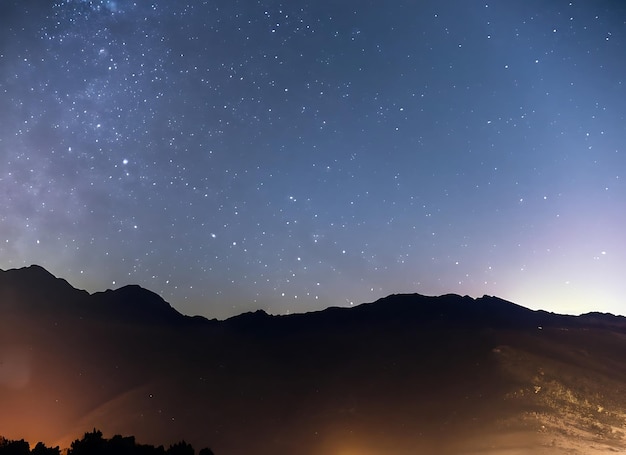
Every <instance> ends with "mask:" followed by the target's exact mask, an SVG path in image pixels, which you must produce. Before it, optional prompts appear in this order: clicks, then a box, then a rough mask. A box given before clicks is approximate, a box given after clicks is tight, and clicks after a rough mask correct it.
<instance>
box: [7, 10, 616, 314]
mask: <svg viewBox="0 0 626 455" xmlns="http://www.w3.org/2000/svg"><path fill="white" fill-rule="evenodd" d="M625 48H626V7H625V6H623V5H621V4H619V2H614V1H608V0H601V1H596V2H582V1H580V2H579V1H574V2H567V1H564V2H561V1H548V2H546V1H529V2H521V3H520V2H514V1H508V0H507V1H500V2H484V1H483V2H477V1H465V0H450V1H445V2H441V1H420V2H417V1H409V0H398V1H394V2H387V3H384V4H383V3H382V2H375V1H362V0H358V1H357V0H346V1H341V2H336V1H329V0H321V1H309V0H294V1H289V2H282V1H278V0H228V1H222V0H207V1H200V0H198V1H195V0H194V1H188V0H183V1H175V2H174V1H167V0H153V1H143V0H142V1H130V0H117V1H105V0H63V1H50V2H41V1H37V0H19V1H18V0H7V1H4V2H2V4H0V268H2V269H7V268H13V267H21V266H24V265H29V264H32V263H37V264H41V265H43V266H44V267H46V268H48V269H49V270H50V271H51V272H52V273H54V274H55V275H57V276H60V277H64V278H66V279H67V280H68V281H69V282H70V283H72V284H73V285H74V286H76V287H79V288H85V289H87V290H89V291H98V290H104V289H106V288H116V287H119V286H121V285H123V284H127V283H137V284H140V285H142V286H144V287H147V288H149V289H151V290H153V291H155V292H158V293H160V294H161V295H162V296H163V297H164V298H165V299H166V300H168V301H169V302H170V303H172V305H174V306H175V307H176V308H177V309H179V310H180V311H181V312H184V313H187V314H202V315H205V316H208V317H218V318H224V317H228V316H231V315H234V314H238V313H240V312H243V311H248V310H254V309H259V308H260V309H264V310H266V311H269V312H271V313H281V314H282V313H288V312H302V311H309V310H315V309H322V308H325V307H327V306H330V305H350V304H357V303H361V302H364V301H372V300H374V299H376V298H378V297H382V296H384V295H387V294H390V293H397V292H420V293H424V294H441V293H448V292H454V293H460V294H469V295H473V296H480V295H483V294H493V295H498V296H500V297H503V298H507V299H510V300H513V301H515V302H517V303H520V304H522V305H526V306H529V307H532V308H539V307H541V308H545V309H548V310H553V311H560V312H575V313H579V312H584V311H591V310H603V311H612V312H615V313H621V314H625V313H626V303H624V302H623V301H622V299H621V296H622V295H625V294H626V284H625V281H624V279H623V277H622V276H621V275H622V273H621V272H622V270H623V264H624V263H625V262H626V241H625V240H624V235H623V231H622V228H623V226H625V225H626V187H625V184H624V179H626V156H625V153H626V150H625V149H624V144H626V128H624V125H626V104H625V103H624V100H625V99H626V60H625V59H624V58H623V55H624V49H625Z"/></svg>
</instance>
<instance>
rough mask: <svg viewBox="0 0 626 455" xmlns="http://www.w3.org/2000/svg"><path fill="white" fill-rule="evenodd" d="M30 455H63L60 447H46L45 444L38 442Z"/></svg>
mask: <svg viewBox="0 0 626 455" xmlns="http://www.w3.org/2000/svg"><path fill="white" fill-rule="evenodd" d="M30 453H31V455H61V449H59V446H56V447H46V446H45V444H44V443H43V442H38V443H37V445H36V446H35V448H34V449H33V450H31V451H30Z"/></svg>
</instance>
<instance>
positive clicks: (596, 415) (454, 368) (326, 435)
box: [0, 266, 626, 455]
mask: <svg viewBox="0 0 626 455" xmlns="http://www.w3.org/2000/svg"><path fill="white" fill-rule="evenodd" d="M625 335H626V320H625V318H623V317H621V316H614V315H610V314H603V313H588V314H585V315H581V316H569V315H558V314H554V313H549V312H545V311H533V310H530V309H527V308H524V307H522V306H519V305H516V304H514V303H512V302H508V301H505V300H502V299H499V298H497V297H490V296H484V297H481V298H477V299H473V298H471V297H468V296H459V295H454V294H449V295H443V296H438V297H429V296H423V295H419V294H399V295H390V296H388V297H385V298H382V299H380V300H377V301H376V302H372V303H365V304H362V305H358V306H355V307H350V308H344V307H331V308H328V309H325V310H322V311H316V312H311V313H305V314H293V315H288V316H285V315H281V316H274V315H269V314H267V313H265V312H263V311H256V312H250V313H244V314H241V315H239V316H235V317H232V318H229V319H227V320H225V321H216V320H207V319H205V318H201V317H189V316H185V315H182V314H181V313H179V312H178V311H176V310H175V309H174V308H172V307H171V306H170V305H169V304H168V303H167V302H165V301H164V300H163V299H162V298H161V297H160V296H158V295H157V294H154V293H153V292H151V291H148V290H145V289H143V288H141V287H139V286H124V287H122V288H120V289H117V290H107V291H104V292H98V293H94V294H89V293H87V292H85V291H82V290H77V289H75V288H73V287H72V286H71V285H70V284H69V283H67V281H65V280H62V279H59V278H56V277H54V276H53V275H52V274H50V273H49V272H47V271H46V270H45V269H43V268H41V267H39V266H31V267H26V268H22V269H13V270H7V271H0V403H2V406H0V435H3V436H6V437H8V438H12V439H20V438H24V439H27V440H31V441H34V440H43V441H45V442H46V443H48V445H51V446H52V445H61V447H64V446H68V445H69V442H71V440H72V438H74V437H75V436H76V435H78V434H82V433H84V432H85V431H88V430H91V429H92V428H99V429H102V430H103V432H104V433H105V434H107V435H109V436H111V435H113V434H133V435H135V436H136V437H137V440H138V441H139V442H141V443H148V444H155V445H165V446H167V445H169V444H172V443H174V442H176V441H180V440H183V439H184V440H186V441H189V442H191V443H192V444H193V445H194V446H196V447H206V446H210V447H212V448H213V449H214V451H215V453H216V454H218V455H237V454H242V453H254V454H259V455H269V454H279V455H281V454H286V455H287V454H293V453H300V454H304V455H321V454H329V453H330V454H335V453H336V454H360V453H364V454H368V455H378V454H389V453H392V454H394V455H404V454H407V455H408V454H415V453H437V454H450V455H453V454H454V455H456V454H469V453H481V454H501V453H550V454H552V453H557V454H560V453H563V454H564V453H568V454H572V453H580V454H594V453H606V452H610V451H613V452H616V451H622V450H626V442H625V440H624V428H626V412H625V411H624V409H626V394H624V391H625V390H626V363H625V362H624V360H623V359H625V358H626V336H625Z"/></svg>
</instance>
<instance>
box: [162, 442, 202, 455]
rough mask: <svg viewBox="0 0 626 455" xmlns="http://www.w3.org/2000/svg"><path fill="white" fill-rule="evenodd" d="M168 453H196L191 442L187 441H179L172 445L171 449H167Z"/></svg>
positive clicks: (191, 454) (193, 454)
mask: <svg viewBox="0 0 626 455" xmlns="http://www.w3.org/2000/svg"><path fill="white" fill-rule="evenodd" d="M166 453H167V455H195V451H194V450H193V447H191V444H187V443H186V442H185V441H180V442H177V443H176V444H174V445H171V446H170V448H169V449H167V452H166Z"/></svg>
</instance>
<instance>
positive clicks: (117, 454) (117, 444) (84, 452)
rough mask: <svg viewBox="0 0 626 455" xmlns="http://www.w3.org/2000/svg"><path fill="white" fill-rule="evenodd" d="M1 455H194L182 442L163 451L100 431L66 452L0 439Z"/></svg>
mask: <svg viewBox="0 0 626 455" xmlns="http://www.w3.org/2000/svg"><path fill="white" fill-rule="evenodd" d="M0 455H196V452H195V450H194V448H193V447H192V446H191V444H188V443H186V442H185V441H180V442H177V443H176V444H174V445H171V446H169V448H167V449H166V448H165V447H163V446H158V447H155V446H151V445H147V444H137V443H136V442H135V437H134V436H120V435H115V436H113V437H112V438H111V439H107V438H104V437H103V436H102V432H101V431H100V430H96V429H95V428H94V430H93V431H91V432H88V433H85V435H84V436H83V438H82V439H77V440H75V441H74V442H72V444H71V446H70V448H69V449H63V450H62V449H60V448H59V447H58V446H57V447H47V446H46V445H45V444H44V443H42V442H38V443H37V444H36V445H35V447H33V448H32V449H31V448H30V444H29V443H28V442H27V441H24V440H23V439H20V440H19V441H14V440H9V439H6V438H3V437H2V436H0ZM198 455H214V454H213V451H212V450H211V449H209V448H204V449H202V450H200V452H198Z"/></svg>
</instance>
